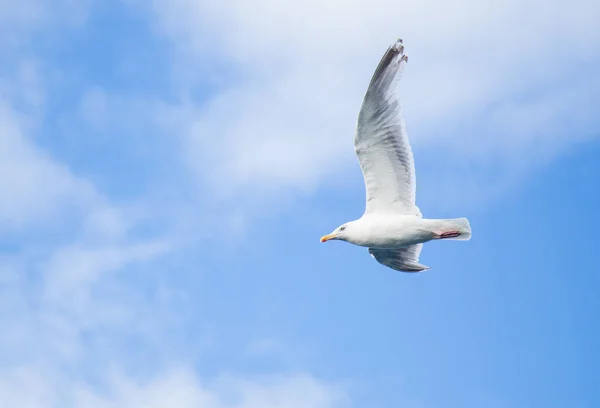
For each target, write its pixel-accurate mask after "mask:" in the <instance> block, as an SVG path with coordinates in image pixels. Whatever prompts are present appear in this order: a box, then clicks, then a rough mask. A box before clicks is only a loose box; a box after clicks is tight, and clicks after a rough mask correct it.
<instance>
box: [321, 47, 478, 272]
mask: <svg viewBox="0 0 600 408" xmlns="http://www.w3.org/2000/svg"><path fill="white" fill-rule="evenodd" d="M406 61H407V57H406V55H405V54H404V46H403V45H402V40H398V41H396V42H395V43H394V44H393V45H392V46H391V47H390V48H389V49H388V50H387V52H386V53H385V54H384V56H383V58H382V59H381V61H380V63H379V65H378V66H377V69H376V70H375V73H374V74H373V78H372V79H371V82H370V84H369V87H368V89H367V93H366V95H365V98H364V101H363V104H362V107H361V110H360V113H359V116H358V124H357V127H356V135H355V137H354V150H355V152H356V155H357V158H358V161H359V163H360V166H361V169H362V172H363V176H364V180H365V187H366V195H367V200H366V201H367V202H366V207H365V212H364V214H363V216H362V217H361V218H359V219H358V220H355V221H351V222H348V223H346V224H344V225H341V226H340V227H338V228H336V230H334V231H333V232H332V233H331V234H328V235H326V236H324V237H323V238H321V242H325V241H328V240H332V239H340V240H344V241H347V242H349V243H352V244H354V245H358V246H363V247H367V248H369V253H370V254H371V255H372V256H373V257H374V258H375V259H376V260H377V261H378V262H379V263H381V264H383V265H386V266H388V267H390V268H392V269H396V270H399V271H403V272H420V271H423V270H426V269H429V267H427V266H425V265H421V264H419V262H418V261H419V256H420V253H421V249H422V246H423V243H425V242H428V241H431V240H437V239H458V240H468V239H470V237H471V227H470V225H469V221H468V220H467V219H466V218H455V219H426V218H423V217H422V215H421V211H420V210H419V208H418V207H417V205H416V203H415V193H416V189H415V184H416V183H415V169H414V160H413V154H412V150H411V147H410V143H409V141H408V137H407V135H406V131H405V127H404V121H403V119H402V117H401V115H400V104H399V101H398V98H397V97H396V93H395V87H396V84H397V81H398V79H399V77H400V73H401V72H402V69H403V68H404V65H405V64H406Z"/></svg>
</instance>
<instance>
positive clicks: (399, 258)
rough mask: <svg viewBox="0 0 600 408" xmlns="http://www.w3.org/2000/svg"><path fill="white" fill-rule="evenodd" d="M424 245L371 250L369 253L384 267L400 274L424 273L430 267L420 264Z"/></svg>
mask: <svg viewBox="0 0 600 408" xmlns="http://www.w3.org/2000/svg"><path fill="white" fill-rule="evenodd" d="M422 248H423V244H417V245H411V246H409V247H406V248H397V249H378V248H369V253H370V254H371V256H372V257H373V258H375V259H376V260H377V262H379V263H380V264H382V265H385V266H387V267H389V268H392V269H395V270H397V271H400V272H422V271H425V270H427V269H429V267H428V266H425V265H421V264H420V263H419V256H420V255H421V249H422Z"/></svg>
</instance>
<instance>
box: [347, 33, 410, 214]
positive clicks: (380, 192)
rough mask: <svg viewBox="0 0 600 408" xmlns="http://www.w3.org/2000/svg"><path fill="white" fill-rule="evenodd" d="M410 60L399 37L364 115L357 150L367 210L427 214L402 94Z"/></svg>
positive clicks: (366, 99)
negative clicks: (418, 194)
mask: <svg viewBox="0 0 600 408" xmlns="http://www.w3.org/2000/svg"><path fill="white" fill-rule="evenodd" d="M406 61H407V57H406V55H405V54H404V46H403V45H402V40H400V39H399V40H398V41H396V42H395V43H394V44H393V45H392V46H391V47H390V48H388V50H387V51H386V53H385V54H384V56H383V58H382V59H381V61H380V62H379V65H378V66H377V69H376V70H375V73H374V74H373V77H372V79H371V82H370V84H369V87H368V89H367V92H366V94H365V97H364V100H363V104H362V107H361V110H360V113H359V115H358V123H357V126H356V135H355V137H354V150H355V152H356V156H357V157H358V161H359V163H360V167H361V169H362V172H363V176H364V179H365V186H366V195H367V203H366V208H365V213H374V212H377V213H394V214H406V215H416V216H419V217H420V216H421V212H420V210H419V208H418V207H417V206H416V204H415V166H414V162H413V154H412V150H411V147H410V143H409V142H408V137H407V135H406V131H405V128H404V122H403V119H402V116H401V115H400V103H399V100H398V97H397V95H396V85H397V82H398V80H399V77H400V75H401V73H402V70H403V68H404V65H405V64H406Z"/></svg>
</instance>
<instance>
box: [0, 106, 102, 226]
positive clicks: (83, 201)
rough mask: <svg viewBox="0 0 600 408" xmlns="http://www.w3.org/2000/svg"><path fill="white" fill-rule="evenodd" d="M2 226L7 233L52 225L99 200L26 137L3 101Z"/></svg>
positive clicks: (0, 116)
mask: <svg viewBox="0 0 600 408" xmlns="http://www.w3.org/2000/svg"><path fill="white" fill-rule="evenodd" d="M0 123H1V126H2V131H1V132H0V143H1V145H2V149H0V226H2V227H3V228H4V229H5V230H6V229H7V228H8V229H14V228H21V227H23V226H31V225H35V224H36V223H52V222H53V220H55V219H56V218H57V217H58V216H59V215H60V213H63V212H65V211H70V210H73V209H74V208H78V207H80V206H82V205H85V206H92V205H93V203H94V202H95V201H96V200H98V196H97V193H96V191H95V189H94V187H93V186H92V185H90V184H89V183H88V182H86V181H85V180H82V179H79V178H78V177H76V176H74V175H73V174H72V173H71V172H70V171H69V169H68V168H67V167H66V166H64V165H62V164H59V163H57V162H55V161H54V160H53V159H52V158H51V157H50V156H48V155H47V154H46V153H45V152H43V151H41V150H40V149H38V148H37V147H36V146H35V145H33V144H32V143H30V141H29V140H28V139H27V138H26V137H25V136H24V135H23V129H22V127H23V125H22V124H21V123H20V121H19V120H18V115H17V114H16V113H15V112H13V111H12V110H11V109H10V107H9V106H7V104H6V103H5V102H3V101H0Z"/></svg>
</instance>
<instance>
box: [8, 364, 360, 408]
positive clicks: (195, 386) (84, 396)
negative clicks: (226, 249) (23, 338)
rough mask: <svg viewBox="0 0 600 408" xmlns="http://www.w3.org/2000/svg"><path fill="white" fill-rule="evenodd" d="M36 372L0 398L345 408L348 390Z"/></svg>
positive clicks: (16, 378)
mask: <svg viewBox="0 0 600 408" xmlns="http://www.w3.org/2000/svg"><path fill="white" fill-rule="evenodd" d="M48 374H52V373H50V372H43V371H42V372H40V371H36V370H31V369H26V368H25V369H19V370H15V371H14V372H12V373H9V374H5V375H3V376H0V395H2V396H3V401H4V403H6V404H8V405H9V406H14V407H17V406H18V407H22V408H50V407H55V406H69V407H73V408H109V407H110V408H166V407H177V408H281V407H286V408H343V407H349V406H350V404H349V402H348V398H347V396H346V394H345V393H344V392H343V389H342V388H341V387H339V386H338V385H336V384H330V383H327V382H321V381H318V380H316V379H315V378H314V377H312V376H310V375H294V376H274V377H265V378H262V379H254V380H249V379H247V378H244V377H241V376H231V375H227V376H221V377H219V378H218V379H216V380H214V381H211V382H210V383H208V382H205V381H202V379H200V378H199V377H198V376H197V375H196V374H195V373H194V372H193V371H192V370H187V369H179V370H171V371H169V372H167V373H164V374H162V375H157V376H152V377H151V378H150V379H146V380H139V379H136V378H132V377H129V376H126V375H123V374H112V375H109V376H107V378H106V381H103V382H105V383H106V386H103V387H99V386H97V385H96V386H93V385H91V384H89V383H85V382H80V381H76V380H69V379H68V378H56V377H54V378H52V377H46V375H48Z"/></svg>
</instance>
